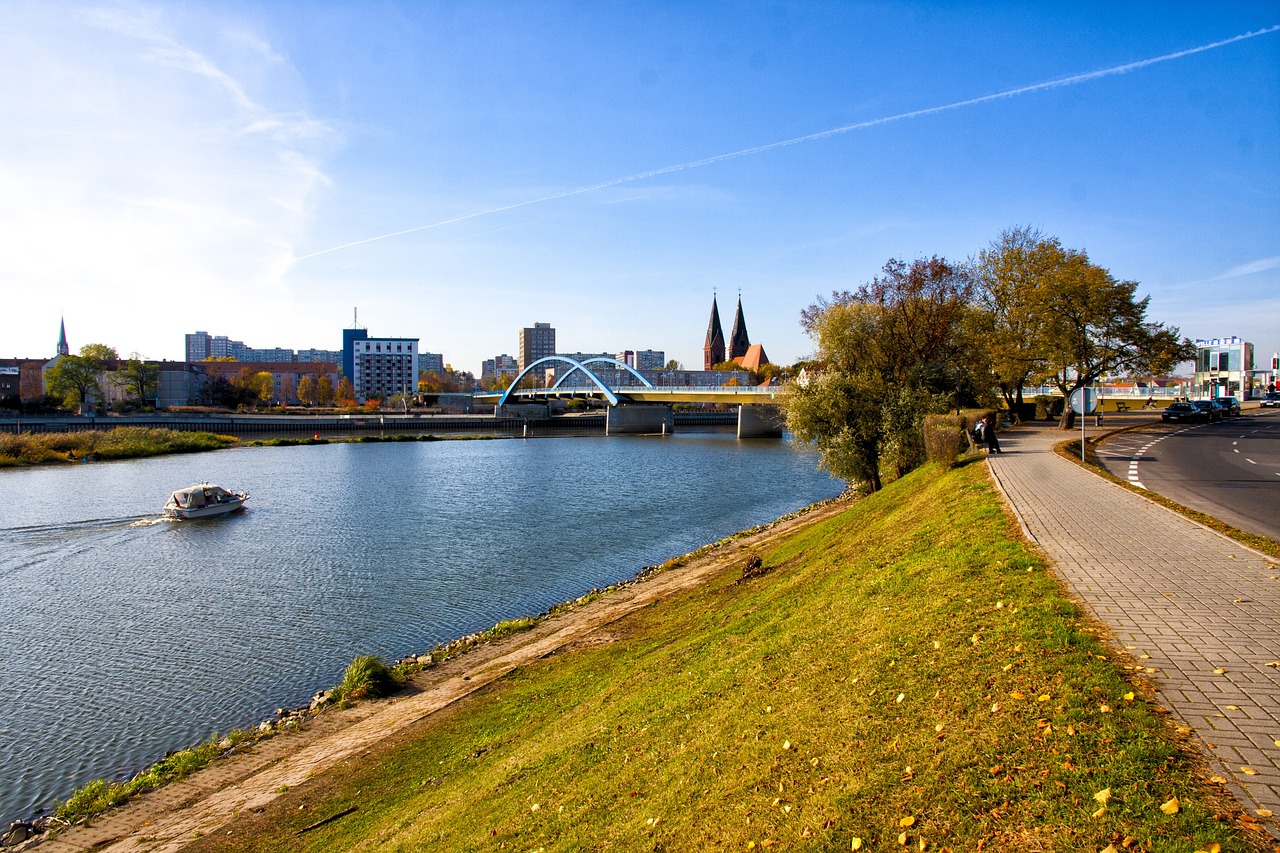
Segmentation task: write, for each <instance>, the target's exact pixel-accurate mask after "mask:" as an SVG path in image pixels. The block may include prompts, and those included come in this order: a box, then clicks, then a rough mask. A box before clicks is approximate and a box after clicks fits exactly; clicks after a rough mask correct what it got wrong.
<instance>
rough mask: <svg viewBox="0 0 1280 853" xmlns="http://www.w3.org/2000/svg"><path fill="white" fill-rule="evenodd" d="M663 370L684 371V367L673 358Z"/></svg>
mask: <svg viewBox="0 0 1280 853" xmlns="http://www.w3.org/2000/svg"><path fill="white" fill-rule="evenodd" d="M663 370H684V365H683V364H681V363H680V362H679V361H678V360H676V359H674V358H673V359H671V360H670V361H668V362H667V366H666V367H664V368H663Z"/></svg>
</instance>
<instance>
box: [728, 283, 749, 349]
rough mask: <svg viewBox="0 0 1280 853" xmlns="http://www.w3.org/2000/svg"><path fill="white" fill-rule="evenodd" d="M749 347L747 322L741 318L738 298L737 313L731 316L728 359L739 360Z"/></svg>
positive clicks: (740, 298) (740, 304)
mask: <svg viewBox="0 0 1280 853" xmlns="http://www.w3.org/2000/svg"><path fill="white" fill-rule="evenodd" d="M750 347H751V339H750V338H748V337H747V321H746V319H744V318H743V316H742V297H741V296H739V297H738V311H737V313H736V314H734V316H733V331H732V332H731V333H730V335H729V352H728V355H729V359H730V360H733V359H735V358H741V357H742V356H744V355H746V354H747V350H748V349H749V348H750Z"/></svg>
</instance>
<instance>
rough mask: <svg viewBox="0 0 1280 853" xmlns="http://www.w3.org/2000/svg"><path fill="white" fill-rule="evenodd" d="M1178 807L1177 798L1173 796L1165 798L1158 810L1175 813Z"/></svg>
mask: <svg viewBox="0 0 1280 853" xmlns="http://www.w3.org/2000/svg"><path fill="white" fill-rule="evenodd" d="M1180 808H1181V807H1180V806H1179V805H1178V798H1177V797H1174V798H1173V799H1171V800H1166V801H1165V802H1164V803H1163V804H1161V806H1160V811H1162V812H1164V813H1165V814H1177V813H1178V811H1179V809H1180Z"/></svg>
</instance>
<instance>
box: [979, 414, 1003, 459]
mask: <svg viewBox="0 0 1280 853" xmlns="http://www.w3.org/2000/svg"><path fill="white" fill-rule="evenodd" d="M982 437H983V438H984V439H986V441H987V453H1002V452H1003V451H1002V450H1001V449H1000V439H998V438H996V416H995V415H994V414H988V415H987V416H986V417H985V418H983V419H982Z"/></svg>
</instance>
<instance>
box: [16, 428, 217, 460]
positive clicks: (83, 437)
mask: <svg viewBox="0 0 1280 853" xmlns="http://www.w3.org/2000/svg"><path fill="white" fill-rule="evenodd" d="M239 443H240V439H238V438H235V437H233V436H229V435H219V434H216V433H212V432H186V431H182V430H172V429H163V428H158V427H116V428H113V429H109V430H105V431H96V430H81V431H76V432H40V433H33V432H23V433H18V434H16V435H12V434H2V433H0V468H14V467H22V466H27V465H52V464H65V463H69V462H77V463H79V462H97V461H99V460H108V459H141V458H145V457H148V456H161V455H164V454H167V453H198V452H202V451H206V450H221V449H223V448H225V447H233V446H235V445H237V444H239Z"/></svg>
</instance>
